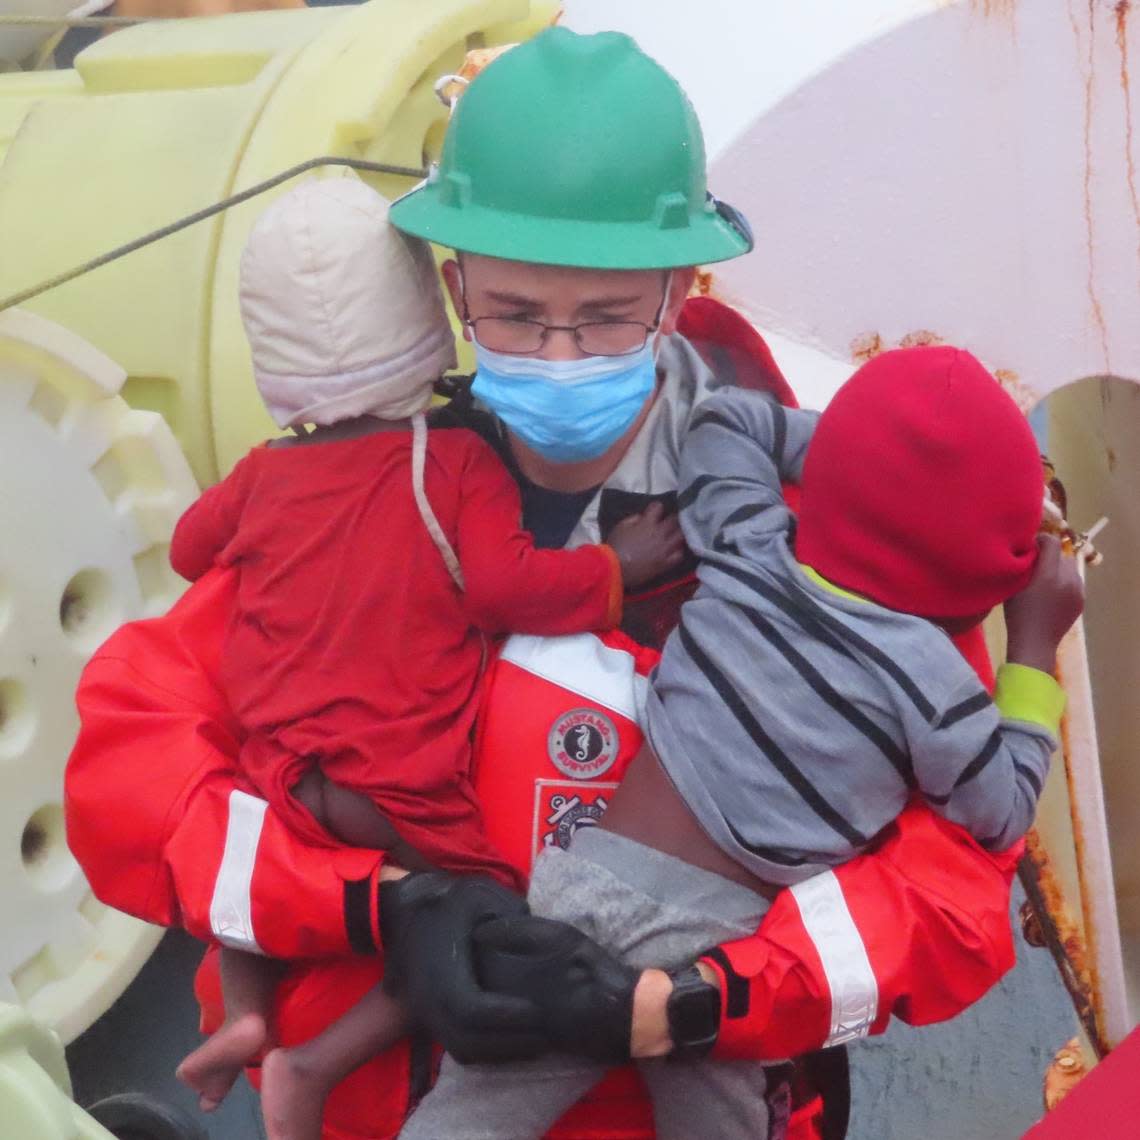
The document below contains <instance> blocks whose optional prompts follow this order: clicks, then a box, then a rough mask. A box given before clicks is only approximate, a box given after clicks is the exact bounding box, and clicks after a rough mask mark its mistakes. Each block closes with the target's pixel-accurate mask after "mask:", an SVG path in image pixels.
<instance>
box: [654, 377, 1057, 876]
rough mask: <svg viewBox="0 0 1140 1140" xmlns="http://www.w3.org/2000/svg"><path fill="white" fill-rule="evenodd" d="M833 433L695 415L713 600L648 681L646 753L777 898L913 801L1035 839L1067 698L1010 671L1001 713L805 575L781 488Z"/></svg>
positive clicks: (922, 641) (687, 459) (791, 421)
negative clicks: (817, 439) (812, 444)
mask: <svg viewBox="0 0 1140 1140" xmlns="http://www.w3.org/2000/svg"><path fill="white" fill-rule="evenodd" d="M817 419H818V415H817V414H816V413H813V412H802V411H796V410H791V409H785V408H782V407H780V406H779V405H777V404H775V403H773V402H772V401H771V399H770V398H769V397H766V396H764V395H762V394H760V393H756V392H749V391H743V390H741V389H724V390H721V391H720V392H717V393H715V394H714V395H712V396H711V397H710V398H709V399H708V400H706V401H705V402H703V403H702V404H701V406H700V407H699V408H698V409H697V410H696V412H695V413H694V415H693V418H692V421H691V425H690V429H689V434H688V437H687V439H686V441H685V444H684V449H683V453H682V460H681V478H680V495H679V506H680V516H681V525H682V527H683V529H684V532H685V538H686V540H687V541H688V544H689V546H690V548H691V549H692V550H693V552H694V553H695V554H697V555H698V556H699V558H700V559H701V565H700V569H699V578H700V587H699V589H698V590H697V593H696V595H695V596H694V597H693V599H692V600H691V601H689V602H687V603H686V604H685V606H684V607H683V609H682V613H681V622H680V625H679V626H678V628H677V629H676V630H675V631H674V632H673V633H672V635H671V636H670V638H669V640H668V642H667V644H666V646H665V650H664V654H663V657H662V660H661V663H660V665H659V666H658V667H657V670H656V672H655V673H654V675H653V677H652V678H651V681H652V684H651V689H650V694H649V697H648V700H647V706H646V732H647V735H648V738H649V741H650V743H651V744H652V746H653V748H654V749H655V751H656V752H657V755H658V756H659V757H660V759H661V762H662V764H663V766H664V768H665V770H666V771H667V772H668V774H669V776H670V778H671V779H672V781H673V783H674V784H675V785H676V787H677V790H678V791H679V792H680V794H681V796H682V797H683V798H684V800H685V801H686V803H687V804H688V805H689V807H690V809H691V810H692V811H693V812H694V814H695V815H696V817H697V819H698V820H699V821H700V823H701V825H702V826H703V827H704V829H705V830H706V831H707V832H708V834H709V835H710V836H711V838H712V839H713V840H714V841H715V842H716V843H717V844H718V845H719V846H720V847H721V848H722V849H723V850H724V851H725V852H727V853H728V854H729V855H730V856H732V857H733V858H734V859H736V860H738V861H739V862H740V863H741V864H743V865H744V866H745V867H746V868H748V869H749V870H750V871H752V872H753V873H754V874H756V875H759V876H760V877H761V878H763V879H765V880H767V881H769V882H772V883H778V884H789V883H795V882H798V881H800V880H802V879H805V878H807V877H809V876H811V875H813V874H816V873H818V872H819V871H821V870H823V869H825V868H828V867H833V866H836V865H837V864H840V863H843V862H845V861H846V860H848V859H850V858H851V857H852V856H853V855H855V854H856V853H858V852H859V851H861V850H863V848H865V847H866V846H867V845H868V844H869V843H870V842H871V841H872V839H873V838H874V836H875V835H876V833H877V832H878V831H880V830H881V829H882V828H883V827H885V826H886V825H887V824H888V823H890V822H891V820H893V819H894V818H895V816H897V815H898V813H899V812H900V811H901V810H902V808H903V807H904V806H905V804H906V802H907V800H908V799H909V798H910V796H911V795H912V794H913V793H914V792H918V793H919V794H921V795H922V796H923V797H924V798H925V799H926V801H927V802H928V803H929V804H930V805H931V806H932V807H933V808H934V809H935V810H936V811H938V812H940V813H942V814H943V815H944V816H945V817H946V818H947V819H950V820H953V821H954V822H956V823H959V824H962V825H963V826H964V827H966V828H967V829H968V830H969V831H970V832H971V833H972V834H973V835H974V836H975V837H976V838H977V839H978V840H979V842H981V843H982V844H983V845H984V846H986V847H988V848H991V849H1002V848H1005V847H1007V846H1009V845H1010V844H1011V843H1013V842H1014V841H1015V840H1016V839H1018V838H1019V837H1020V836H1021V835H1022V834H1023V833H1024V832H1025V831H1026V829H1027V828H1028V827H1029V825H1030V824H1031V823H1032V821H1033V815H1034V812H1035V810H1036V805H1037V799H1038V796H1039V795H1040V793H1041V787H1042V784H1043V782H1044V779H1045V775H1046V772H1047V770H1048V766H1049V760H1050V757H1051V755H1052V753H1053V751H1054V749H1055V747H1056V742H1055V739H1054V733H1055V732H1056V729H1057V722H1058V721H1059V718H1060V711H1061V706H1062V703H1063V697H1062V696H1061V693H1060V689H1059V686H1057V684H1056V682H1055V681H1054V680H1053V679H1052V678H1051V677H1048V676H1047V675H1045V674H1043V673H1039V672H1038V671H1037V670H1033V669H1028V668H1026V667H1024V666H1019V665H1006V666H1003V667H1002V669H1001V670H999V678H998V691H997V694H996V698H995V699H996V702H997V703H996V704H995V700H991V699H990V697H989V695H988V694H987V693H986V691H985V689H984V688H983V687H982V685H981V683H980V682H979V680H978V677H977V675H976V674H975V673H974V671H973V669H972V668H971V667H970V665H969V664H968V663H967V662H966V661H965V659H964V658H963V657H962V656H961V654H960V653H959V652H958V650H957V649H956V648H955V646H954V644H953V643H952V642H951V640H950V638H949V637H948V636H947V634H946V633H945V632H943V631H942V630H941V629H940V628H939V627H938V626H936V625H933V624H932V623H930V622H928V621H926V620H924V619H922V618H918V617H914V616H912V615H910V614H904V613H898V612H895V611H893V610H888V609H885V608H883V607H882V606H879V605H876V604H874V603H872V602H868V601H865V600H863V599H859V598H856V597H854V596H853V595H844V594H842V593H841V592H839V591H837V590H835V589H834V587H832V588H829V586H828V584H827V583H824V582H823V580H822V579H820V578H818V576H817V575H814V574H813V573H812V572H810V571H808V570H805V568H804V567H802V566H800V565H799V564H798V563H797V561H796V558H795V555H794V554H793V552H792V549H791V546H790V541H791V536H792V531H793V527H794V520H793V517H792V514H791V512H790V511H789V509H788V507H787V505H786V504H785V502H784V498H783V495H782V493H781V481H782V480H786V481H790V482H796V481H798V479H799V476H800V472H801V470H802V467H803V460H804V456H805V454H806V452H807V447H808V443H809V441H810V439H811V435H812V432H813V431H814V429H815V424H816V421H817ZM999 706H1000V708H999ZM1003 710H1004V715H1003Z"/></svg>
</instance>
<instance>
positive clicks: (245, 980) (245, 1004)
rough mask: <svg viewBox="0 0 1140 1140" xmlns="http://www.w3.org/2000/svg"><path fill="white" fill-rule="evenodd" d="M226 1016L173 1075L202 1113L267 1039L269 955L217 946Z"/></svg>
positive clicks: (273, 980) (272, 969)
mask: <svg viewBox="0 0 1140 1140" xmlns="http://www.w3.org/2000/svg"><path fill="white" fill-rule="evenodd" d="M220 969H221V975H222V998H223V1001H224V1003H225V1009H226V1020H225V1021H224V1022H223V1024H222V1027H221V1028H220V1029H219V1030H218V1031H217V1032H216V1033H214V1034H213V1035H212V1036H211V1037H210V1038H209V1040H207V1041H206V1042H205V1043H204V1044H202V1045H200V1046H198V1048H197V1049H195V1050H194V1052H193V1053H191V1054H190V1055H189V1056H188V1057H187V1058H186V1059H185V1060H184V1061H183V1062H182V1064H181V1065H179V1066H178V1069H177V1072H176V1075H177V1077H178V1079H179V1080H180V1081H182V1083H183V1084H186V1085H189V1086H190V1087H191V1088H192V1089H193V1090H194V1091H195V1092H196V1093H197V1094H198V1104H199V1106H200V1107H201V1109H202V1111H203V1112H213V1111H214V1109H215V1108H217V1107H218V1105H219V1104H221V1103H222V1101H223V1100H224V1099H225V1096H226V1094H227V1093H228V1092H229V1091H230V1089H231V1088H233V1085H234V1081H236V1080H237V1079H238V1077H239V1076H240V1074H241V1071H242V1069H243V1068H244V1067H245V1066H246V1065H247V1064H249V1062H250V1061H252V1060H254V1059H255V1058H256V1057H257V1055H258V1054H259V1053H260V1052H261V1051H262V1050H263V1049H264V1048H265V1046H266V1044H267V1043H268V1040H269V1013H270V1010H271V1008H272V1004H273V991H274V989H275V988H276V985H277V980H278V977H279V975H280V968H279V967H278V966H277V964H276V963H275V962H271V961H270V960H269V959H268V958H261V957H259V956H258V955H256V954H246V953H245V952H243V951H241V950H231V949H229V948H228V947H225V948H223V949H222V951H221V963H220Z"/></svg>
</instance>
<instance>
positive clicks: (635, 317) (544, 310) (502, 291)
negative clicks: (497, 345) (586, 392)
mask: <svg viewBox="0 0 1140 1140" xmlns="http://www.w3.org/2000/svg"><path fill="white" fill-rule="evenodd" d="M694 273H695V270H693V269H687V268H686V269H674V270H673V271H672V272H671V273H670V272H667V271H665V270H660V269H577V268H571V267H566V266H560V265H535V264H532V263H529V262H525V261H502V260H500V259H498V258H494V257H482V256H478V255H474V254H465V255H464V256H463V268H462V271H461V270H460V267H459V264H458V263H457V262H455V261H447V262H445V263H444V266H443V276H444V280H445V281H446V283H447V288H448V291H449V293H450V294H451V300H452V304H453V305H454V306H455V311H456V313H458V314H460V315H461V316H462V315H463V313H464V299H466V312H467V315H468V316H469V317H470V318H471V319H473V320H477V319H479V318H487V317H494V318H507V319H514V320H526V321H537V322H540V323H541V324H545V325H560V326H575V325H580V324H585V323H588V322H589V323H606V322H612V321H631V322H639V323H641V324H643V325H646V326H652V325H653V324H654V321H655V320H656V318H657V314H658V311H659V310H660V312H661V319H660V322H659V324H658V328H659V330H660V332H661V334H662V335H665V336H668V335H669V334H670V333H671V332H673V331H674V330H675V329H676V327H677V316H678V314H679V313H680V311H681V306H682V305H683V304H684V302H685V297H686V295H687V294H688V292H689V289H690V287H691V286H692V283H693V275H694ZM663 299H664V307H662V300H663ZM464 335H465V336H466V337H467V339H468V340H470V339H471V331H470V329H468V328H465V329H464ZM651 335H652V334H651ZM526 355H530V356H533V357H536V358H540V359H543V360H579V359H582V358H583V357H585V356H588V355H589V353H587V352H584V351H583V350H582V349H581V348H579V346H578V344H577V342H576V340H575V338H574V335H573V333H571V332H568V331H565V330H564V329H563V330H560V331H557V332H553V331H552V332H549V333H548V334H547V336H546V340H545V342H544V343H543V345H542V347H541V348H539V349H538V350H536V351H535V352H532V353H529V354H526Z"/></svg>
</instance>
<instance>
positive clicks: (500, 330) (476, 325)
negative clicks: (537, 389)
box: [463, 313, 657, 356]
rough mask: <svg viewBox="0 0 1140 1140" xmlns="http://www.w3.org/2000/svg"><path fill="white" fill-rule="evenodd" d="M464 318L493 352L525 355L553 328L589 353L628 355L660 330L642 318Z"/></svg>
mask: <svg viewBox="0 0 1140 1140" xmlns="http://www.w3.org/2000/svg"><path fill="white" fill-rule="evenodd" d="M463 322H464V324H466V325H467V326H468V327H469V328H470V329H471V331H472V332H473V333H474V334H475V339H476V340H477V341H478V342H479V343H480V344H481V345H482V346H483V347H484V348H489V349H490V350H491V351H492V352H504V353H507V354H508V355H517V356H524V355H526V354H527V353H530V352H538V351H539V350H540V349H541V348H542V347H543V345H545V344H546V338H547V337H548V336H549V335H550V334H551V333H552V332H568V333H571V334H572V335H573V337H574V343H575V344H576V345H577V346H578V350H579V351H580V352H583V353H585V354H586V355H587V356H629V355H630V354H632V353H634V352H640V351H641V350H642V349H643V348H644V347H645V342H646V341H647V340H648V339H649V334H650V333H654V332H656V331H657V323H656V322H654V323H653V324H651V325H646V324H642V322H641V321H587V322H586V323H585V324H581V325H544V324H543V323H542V322H541V321H522V320H515V319H513V318H511V317H475V318H474V319H472V318H471V317H469V316H467V314H466V313H464V316H463Z"/></svg>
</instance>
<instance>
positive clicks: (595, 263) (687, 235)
mask: <svg viewBox="0 0 1140 1140" xmlns="http://www.w3.org/2000/svg"><path fill="white" fill-rule="evenodd" d="M388 220H389V221H390V222H391V223H392V225H394V226H395V227H396V229H398V230H402V231H403V232H404V233H406V234H411V235H412V236H413V237H419V238H425V239H426V240H427V241H430V242H435V243H436V244H437V245H443V246H447V247H449V248H451V249H456V250H459V251H461V252H463V253H476V254H483V255H485V256H487V257H498V258H502V259H504V260H507V261H526V262H530V263H533V264H537V265H567V266H574V267H576V268H580V269H676V268H680V267H681V266H688V265H709V264H712V263H713V262H716V261H728V260H729V259H730V258H733V257H740V256H741V255H742V254H745V253H748V251H749V250H750V249H751V248H752V243H751V242H750V241H748V240H747V239H746V238H745V237H744V236H743V235H742V234H741V233H740V232H739V231H738V230H736V229H735V228H734V227H733V226H731V225H729V223H728V222H727V221H725V220H724V218H722V217H721V216H720V215H719V214H716V213H713V212H711V211H710V212H709V213H708V214H705V215H702V216H700V217H697V218H693V219H691V220H690V224H689V225H688V226H684V227H676V228H673V229H662V228H660V227H659V226H657V225H655V224H654V223H652V222H596V221H589V222H586V221H577V220H575V219H569V218H540V217H529V216H527V215H525V214H517V213H511V214H507V213H503V212H501V211H499V210H494V209H490V208H488V207H486V206H475V205H465V206H463V207H462V208H455V207H453V206H445V205H442V204H441V203H440V202H439V200H438V197H437V195H436V193H435V192H434V187H433V186H431V185H428V186H424V187H421V188H420V189H418V190H414V191H412V192H411V193H410V194H407V195H405V196H404V197H403V198H400V199H399V200H398V201H396V202H393V203H392V207H391V210H390V211H389V214H388Z"/></svg>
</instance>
